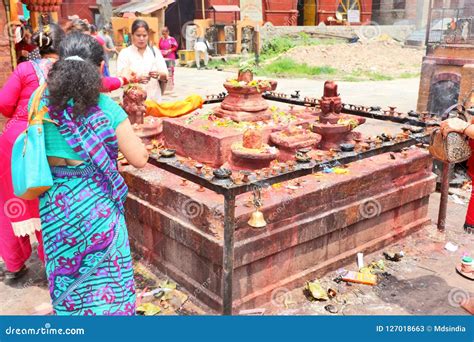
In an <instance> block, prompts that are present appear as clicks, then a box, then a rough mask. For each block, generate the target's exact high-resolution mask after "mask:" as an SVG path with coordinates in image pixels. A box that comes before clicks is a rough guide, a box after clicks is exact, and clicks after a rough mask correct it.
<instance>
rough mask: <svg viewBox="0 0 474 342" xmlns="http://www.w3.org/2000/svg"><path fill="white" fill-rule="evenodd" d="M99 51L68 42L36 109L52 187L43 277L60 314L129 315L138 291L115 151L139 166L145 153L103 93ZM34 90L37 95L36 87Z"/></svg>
mask: <svg viewBox="0 0 474 342" xmlns="http://www.w3.org/2000/svg"><path fill="white" fill-rule="evenodd" d="M103 63H104V50H103V49H102V47H101V46H100V44H99V43H98V42H97V40H95V39H94V38H93V37H91V36H88V35H84V34H81V33H72V34H70V35H68V36H67V37H66V38H65V39H64V41H63V42H62V44H61V46H60V60H59V61H58V62H56V63H55V64H54V66H53V68H52V69H51V71H50V74H49V78H48V84H47V89H46V90H44V94H43V98H42V100H41V103H40V106H39V108H38V109H40V108H43V107H44V106H47V108H48V114H47V115H46V116H45V117H46V118H49V119H51V120H54V121H56V123H57V125H55V124H53V123H49V122H45V123H44V131H45V141H46V154H47V156H48V160H49V163H50V165H51V171H52V174H53V179H54V185H53V187H52V188H51V189H50V190H49V191H48V192H46V193H45V194H44V195H42V196H41V198H40V214H41V222H42V225H43V239H44V249H45V255H46V273H47V276H48V281H49V290H50V294H51V298H52V301H53V309H54V312H55V313H56V314H57V315H133V314H134V313H135V285H134V280H133V267H132V258H131V254H130V247H129V241H128V233H127V227H126V224H125V216H124V201H125V198H126V196H127V191H128V189H127V186H126V184H125V182H124V179H123V178H122V176H121V175H120V174H119V172H118V170H117V155H118V152H119V150H120V151H121V152H122V153H123V154H124V156H125V157H126V158H127V160H128V162H129V163H130V164H131V165H133V166H135V167H144V166H145V165H146V163H147V160H148V153H147V151H146V148H145V147H144V146H143V144H142V143H141V140H140V139H139V138H137V137H136V136H135V134H134V132H133V129H132V126H131V124H130V121H129V120H128V118H127V114H126V113H125V112H124V111H123V110H122V108H121V107H120V106H118V105H117V104H116V103H115V102H114V101H113V100H112V99H111V98H109V97H108V96H106V95H103V94H100V90H101V75H100V68H101V65H102V64H103ZM38 91H42V89H41V88H40V89H39V90H38Z"/></svg>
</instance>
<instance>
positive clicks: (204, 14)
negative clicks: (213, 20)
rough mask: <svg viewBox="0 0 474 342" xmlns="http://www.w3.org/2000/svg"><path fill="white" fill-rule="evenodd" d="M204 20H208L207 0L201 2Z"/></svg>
mask: <svg viewBox="0 0 474 342" xmlns="http://www.w3.org/2000/svg"><path fill="white" fill-rule="evenodd" d="M201 7H202V8H201V10H202V19H203V20H204V19H206V0H202V1H201Z"/></svg>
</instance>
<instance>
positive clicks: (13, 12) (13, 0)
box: [10, 0, 18, 21]
mask: <svg viewBox="0 0 474 342" xmlns="http://www.w3.org/2000/svg"><path fill="white" fill-rule="evenodd" d="M17 3H18V1H17V0H10V20H11V21H17V20H18V7H17Z"/></svg>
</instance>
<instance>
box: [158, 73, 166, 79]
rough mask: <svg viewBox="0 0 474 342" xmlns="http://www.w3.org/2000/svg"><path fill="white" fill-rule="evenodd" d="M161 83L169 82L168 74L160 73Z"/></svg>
mask: <svg viewBox="0 0 474 342" xmlns="http://www.w3.org/2000/svg"><path fill="white" fill-rule="evenodd" d="M159 79H160V81H168V74H167V73H159Z"/></svg>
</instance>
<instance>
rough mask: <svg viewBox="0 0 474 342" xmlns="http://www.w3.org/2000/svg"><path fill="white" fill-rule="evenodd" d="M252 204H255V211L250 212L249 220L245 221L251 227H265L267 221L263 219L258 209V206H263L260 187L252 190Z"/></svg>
mask: <svg viewBox="0 0 474 342" xmlns="http://www.w3.org/2000/svg"><path fill="white" fill-rule="evenodd" d="M253 205H254V206H255V211H254V212H253V213H252V216H250V220H249V221H248V222H247V223H248V224H249V226H250V227H253V228H263V227H266V226H267V222H266V221H265V217H264V216H263V213H262V212H261V211H260V208H261V207H262V206H263V202H262V192H261V191H260V189H255V190H254V191H253Z"/></svg>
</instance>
